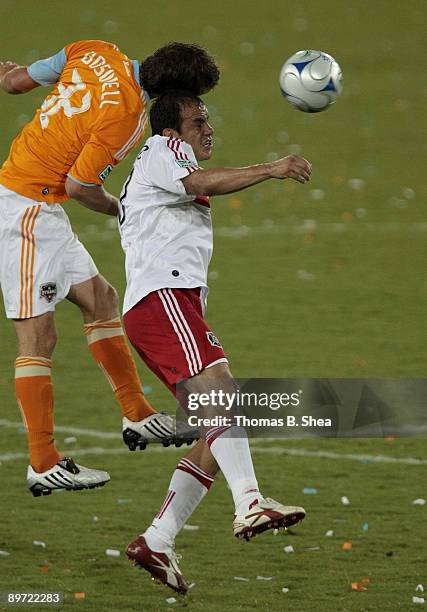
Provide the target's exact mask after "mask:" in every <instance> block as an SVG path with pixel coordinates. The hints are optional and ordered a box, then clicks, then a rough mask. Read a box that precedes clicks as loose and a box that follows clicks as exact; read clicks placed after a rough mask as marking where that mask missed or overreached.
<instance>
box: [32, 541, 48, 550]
mask: <svg viewBox="0 0 427 612" xmlns="http://www.w3.org/2000/svg"><path fill="white" fill-rule="evenodd" d="M33 544H34V546H40V547H41V548H46V542H43V541H42V540H33Z"/></svg>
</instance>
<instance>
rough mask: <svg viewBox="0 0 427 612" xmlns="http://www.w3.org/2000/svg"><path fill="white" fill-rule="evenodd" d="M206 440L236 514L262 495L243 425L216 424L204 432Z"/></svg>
mask: <svg viewBox="0 0 427 612" xmlns="http://www.w3.org/2000/svg"><path fill="white" fill-rule="evenodd" d="M206 441H207V443H208V444H209V447H210V449H211V453H212V455H213V456H214V457H215V459H216V462H217V463H218V465H219V467H220V468H221V471H222V473H223V474H224V477H225V479H226V481H227V483H228V486H229V487H230V489H231V492H232V494H233V500H234V505H235V506H236V514H237V515H239V514H246V513H247V511H248V509H249V506H250V505H251V503H252V502H254V501H255V500H256V499H259V500H260V499H262V495H261V494H260V492H259V488H258V482H257V479H256V476H255V471H254V466H253V464H252V457H251V451H250V449H249V442H248V436H247V434H246V431H245V429H244V428H243V427H228V428H224V427H215V428H212V429H210V430H209V431H208V432H207V434H206Z"/></svg>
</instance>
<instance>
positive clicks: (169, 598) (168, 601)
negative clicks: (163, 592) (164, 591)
mask: <svg viewBox="0 0 427 612" xmlns="http://www.w3.org/2000/svg"><path fill="white" fill-rule="evenodd" d="M166 603H168V604H174V603H176V599H175V597H168V598H167V599H166Z"/></svg>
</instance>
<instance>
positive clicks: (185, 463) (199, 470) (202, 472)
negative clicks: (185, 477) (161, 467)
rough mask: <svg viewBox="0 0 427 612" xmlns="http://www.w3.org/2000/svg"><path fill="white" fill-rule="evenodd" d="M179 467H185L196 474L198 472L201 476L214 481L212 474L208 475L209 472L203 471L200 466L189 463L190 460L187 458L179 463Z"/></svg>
mask: <svg viewBox="0 0 427 612" xmlns="http://www.w3.org/2000/svg"><path fill="white" fill-rule="evenodd" d="M178 465H185V466H187V467H188V468H189V469H190V470H194V471H195V472H198V473H199V474H200V476H204V478H207V479H208V480H212V482H213V481H214V477H213V476H212V475H211V474H208V473H207V472H205V471H204V470H202V468H201V467H199V466H198V465H196V464H195V463H193V462H192V461H189V459H186V458H185V457H184V458H183V459H181V461H180V462H179V463H178Z"/></svg>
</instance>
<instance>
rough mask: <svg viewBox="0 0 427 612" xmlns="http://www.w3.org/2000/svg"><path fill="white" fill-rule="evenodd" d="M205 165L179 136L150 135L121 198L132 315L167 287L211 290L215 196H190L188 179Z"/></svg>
mask: <svg viewBox="0 0 427 612" xmlns="http://www.w3.org/2000/svg"><path fill="white" fill-rule="evenodd" d="M198 168H199V166H198V164H197V161H196V158H195V156H194V152H193V149H192V147H191V146H190V145H189V144H188V143H186V142H184V141H182V140H180V139H179V138H168V137H166V136H153V137H152V138H149V139H148V140H147V142H146V143H145V145H144V147H143V148H142V150H141V152H140V154H139V155H138V157H137V158H136V160H135V164H134V167H133V170H132V172H131V174H130V175H129V177H128V180H127V181H126V183H125V185H124V187H123V190H122V193H121V196H120V209H121V210H120V219H119V226H120V235H121V241H122V247H123V250H124V252H125V255H126V280H127V287H126V293H125V299H124V305H123V312H124V313H126V312H127V311H128V310H130V309H131V308H132V307H133V306H135V304H137V303H138V302H139V301H140V300H142V298H143V297H145V296H146V295H148V294H149V293H151V292H152V291H156V290H157V289H162V288H165V287H171V288H194V287H201V288H202V291H203V294H204V295H206V294H207V273H208V266H209V262H210V259H211V256H212V221H211V211H210V205H209V198H207V197H205V196H194V195H188V194H187V193H186V191H185V188H184V185H183V183H182V180H181V179H183V178H185V177H186V176H188V175H189V174H191V173H192V172H194V171H195V170H197V169H198Z"/></svg>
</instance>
